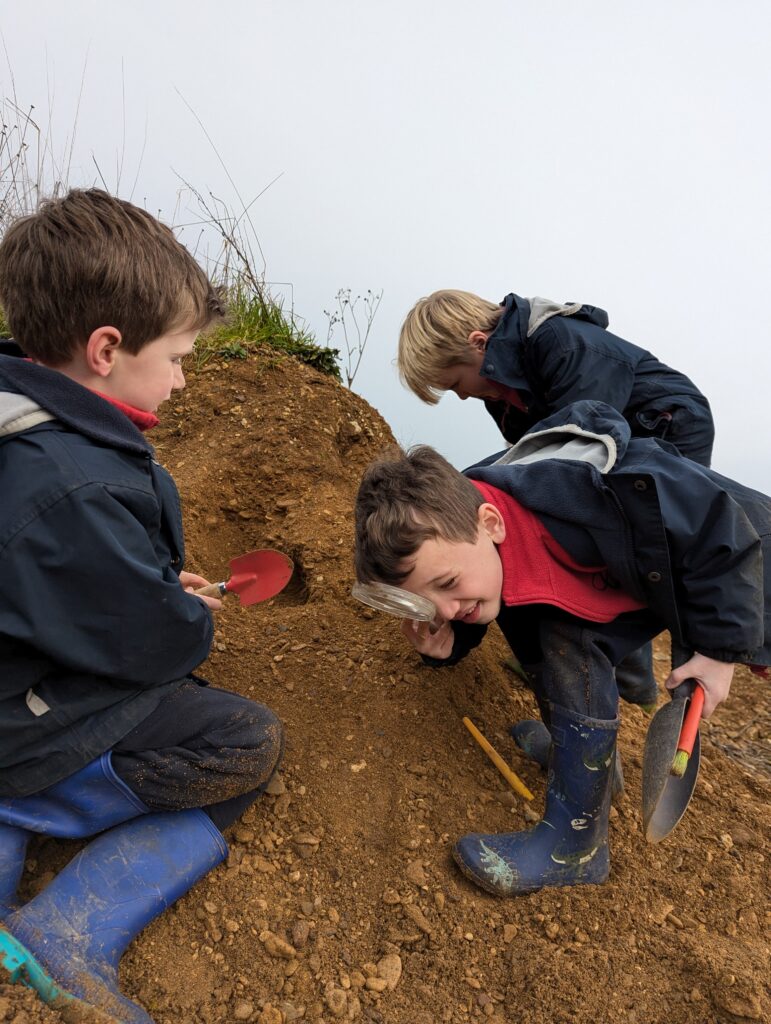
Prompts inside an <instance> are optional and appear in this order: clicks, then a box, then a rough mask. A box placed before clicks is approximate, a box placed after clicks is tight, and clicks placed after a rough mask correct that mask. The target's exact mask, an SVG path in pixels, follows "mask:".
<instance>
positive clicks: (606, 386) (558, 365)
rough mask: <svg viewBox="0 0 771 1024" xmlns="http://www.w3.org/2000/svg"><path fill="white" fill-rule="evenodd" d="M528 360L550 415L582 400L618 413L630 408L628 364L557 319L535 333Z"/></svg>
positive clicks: (632, 373) (631, 376)
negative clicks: (603, 405) (538, 381)
mask: <svg viewBox="0 0 771 1024" xmlns="http://www.w3.org/2000/svg"><path fill="white" fill-rule="evenodd" d="M553 321H555V322H553ZM597 330H598V331H599V330H600V328H597ZM528 359H529V362H530V364H531V366H532V369H533V371H534V372H535V373H536V375H537V376H538V378H539V379H540V381H541V385H542V387H543V394H544V400H545V402H546V404H547V406H548V409H549V412H556V411H557V410H558V409H562V408H564V407H565V406H566V405H570V404H571V402H579V401H581V400H583V399H589V400H591V401H596V402H606V403H607V404H608V405H612V406H613V408H614V409H618V410H619V412H623V411H624V409H625V408H626V407H627V405H628V404H629V399H630V396H631V394H632V387H633V386H634V379H635V371H634V366H633V365H632V363H631V361H630V360H629V359H628V358H626V357H625V355H624V353H622V352H617V353H614V352H613V350H612V348H611V347H610V346H608V345H601V344H599V343H592V342H591V341H590V340H588V339H587V338H585V337H584V336H583V335H582V334H581V333H580V332H578V331H575V330H573V329H572V328H571V326H570V324H566V323H564V322H562V321H561V319H560V318H559V317H553V318H552V320H550V321H548V322H547V323H545V324H544V325H543V326H542V327H540V328H539V329H538V330H537V331H536V332H535V334H534V335H533V337H532V339H531V340H530V344H529V345H528Z"/></svg>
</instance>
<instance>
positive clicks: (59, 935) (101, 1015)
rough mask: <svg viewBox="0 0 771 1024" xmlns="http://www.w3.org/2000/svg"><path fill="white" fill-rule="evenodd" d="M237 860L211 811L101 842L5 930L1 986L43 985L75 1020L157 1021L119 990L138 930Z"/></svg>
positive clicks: (136, 823)
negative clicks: (228, 859) (5, 982)
mask: <svg viewBox="0 0 771 1024" xmlns="http://www.w3.org/2000/svg"><path fill="white" fill-rule="evenodd" d="M226 855H227V844H226V843H225V840H224V838H223V837H222V835H221V834H220V832H219V831H218V830H217V829H216V827H215V826H214V824H213V823H212V821H211V818H209V816H208V815H207V814H205V813H204V812H203V811H200V810H191V811H170V812H164V813H161V814H147V815H144V816H143V817H141V818H137V819H135V820H133V821H128V822H125V823H124V824H122V825H117V826H116V827H115V828H113V829H110V831H109V832H105V833H103V834H102V835H101V836H98V837H97V838H96V839H94V840H93V842H91V843H89V845H88V846H87V847H86V848H85V849H84V850H82V851H81V852H80V853H79V854H77V856H76V857H74V858H73V860H71V861H70V863H69V864H68V865H67V867H66V868H64V870H63V871H62V872H60V874H58V875H57V876H56V878H55V879H54V880H53V881H52V882H51V883H50V885H49V886H48V887H47V888H46V889H44V890H43V892H41V893H40V895H38V896H36V897H35V898H34V899H33V900H30V902H29V903H27V904H26V906H24V907H22V908H21V910H17V911H15V912H14V913H12V914H11V915H10V916H9V917H8V918H7V919H6V921H5V922H4V927H2V928H0V980H2V979H3V968H5V972H7V974H8V975H10V980H11V981H20V982H23V983H24V984H26V985H29V986H30V987H31V988H34V989H35V990H36V991H37V993H38V995H39V996H40V997H41V998H42V999H43V1000H44V1002H46V1003H49V1004H51V1005H53V1006H55V1007H56V1009H57V1010H59V1012H60V1013H61V1014H62V1016H63V1017H64V1019H65V1020H78V1021H80V1020H84V1019H85V1020H88V1021H89V1022H91V1021H100V1022H104V1024H108V1022H109V1024H153V1021H152V1018H151V1017H149V1016H148V1015H147V1013H146V1012H145V1011H144V1010H143V1009H142V1008H141V1007H140V1006H138V1005H137V1004H136V1003H133V1002H131V1000H129V999H127V998H126V997H125V996H124V995H123V994H122V993H121V992H120V990H119V988H118V964H119V962H120V958H121V956H122V955H123V952H124V950H125V949H126V947H127V946H128V944H129V943H130V942H131V940H132V939H133V938H134V937H135V936H136V935H137V933H138V932H140V931H141V930H142V928H144V927H145V925H147V924H149V922H150V921H152V920H153V918H155V917H157V916H158V914H160V913H161V912H162V911H163V910H165V909H166V908H167V907H170V906H171V904H172V903H174V902H175V901H176V900H178V899H179V897H180V896H182V895H183V894H184V893H186V892H187V891H188V889H190V888H191V886H193V885H195V883H196V882H197V881H198V880H199V879H201V878H203V876H204V875H205V874H207V873H208V872H209V871H211V869H212V868H213V867H216V865H217V864H219V863H221V861H223V860H224V859H225V856H226Z"/></svg>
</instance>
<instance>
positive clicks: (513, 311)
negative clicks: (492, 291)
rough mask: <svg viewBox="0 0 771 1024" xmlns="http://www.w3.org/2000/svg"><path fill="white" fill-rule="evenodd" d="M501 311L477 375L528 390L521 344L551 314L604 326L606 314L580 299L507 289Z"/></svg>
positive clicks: (605, 324) (549, 318) (605, 325)
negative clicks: (566, 299) (527, 296)
mask: <svg viewBox="0 0 771 1024" xmlns="http://www.w3.org/2000/svg"><path fill="white" fill-rule="evenodd" d="M501 305H502V306H503V313H502V315H501V318H500V320H499V321H498V325H497V326H496V328H495V330H494V331H493V332H492V334H491V335H490V337H489V338H488V339H487V348H486V349H485V359H484V361H483V363H482V369H481V370H480V374H481V376H483V377H492V378H493V379H496V380H500V381H504V382H505V383H506V384H507V385H508V386H509V387H515V388H518V389H521V390H529V387H528V383H527V375H526V373H525V368H524V366H523V363H522V359H523V352H522V347H523V343H524V342H525V341H527V339H528V338H530V337H532V335H533V334H535V332H536V331H537V330H538V328H539V327H542V326H543V325H544V324H545V323H546V322H547V321H548V320H551V318H552V317H555V316H566V317H567V316H569V317H573V318H575V319H576V320H582V321H584V322H586V323H590V324H594V325H595V326H597V327H602V328H605V327H607V326H608V323H609V320H608V314H607V313H606V312H605V310H604V309H600V308H599V307H598V306H586V305H583V304H582V303H580V302H555V301H553V300H552V299H544V298H541V297H540V296H535V297H533V298H531V299H523V298H522V297H521V296H520V295H515V294H514V292H511V293H510V294H509V295H507V296H506V298H505V299H504V300H503V302H502V303H501Z"/></svg>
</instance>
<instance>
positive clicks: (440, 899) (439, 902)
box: [434, 892, 447, 913]
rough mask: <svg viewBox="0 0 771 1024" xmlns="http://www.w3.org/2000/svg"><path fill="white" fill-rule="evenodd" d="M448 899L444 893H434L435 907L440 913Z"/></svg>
mask: <svg viewBox="0 0 771 1024" xmlns="http://www.w3.org/2000/svg"><path fill="white" fill-rule="evenodd" d="M446 899H447V897H446V896H445V895H444V893H443V892H435V893H434V906H435V907H436V909H437V910H438V911H439V912H440V913H441V911H443V910H444V905H445V902H446Z"/></svg>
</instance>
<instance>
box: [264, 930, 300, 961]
mask: <svg viewBox="0 0 771 1024" xmlns="http://www.w3.org/2000/svg"><path fill="white" fill-rule="evenodd" d="M260 942H261V943H262V944H263V946H264V947H265V952H266V953H268V955H269V956H280V957H283V958H284V959H285V960H291V959H292V958H293V957H296V956H297V950H296V949H295V948H294V946H290V945H289V943H288V942H287V941H286V940H285V939H281V938H279V937H278V935H274V934H273V932H271V931H264V932H260Z"/></svg>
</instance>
